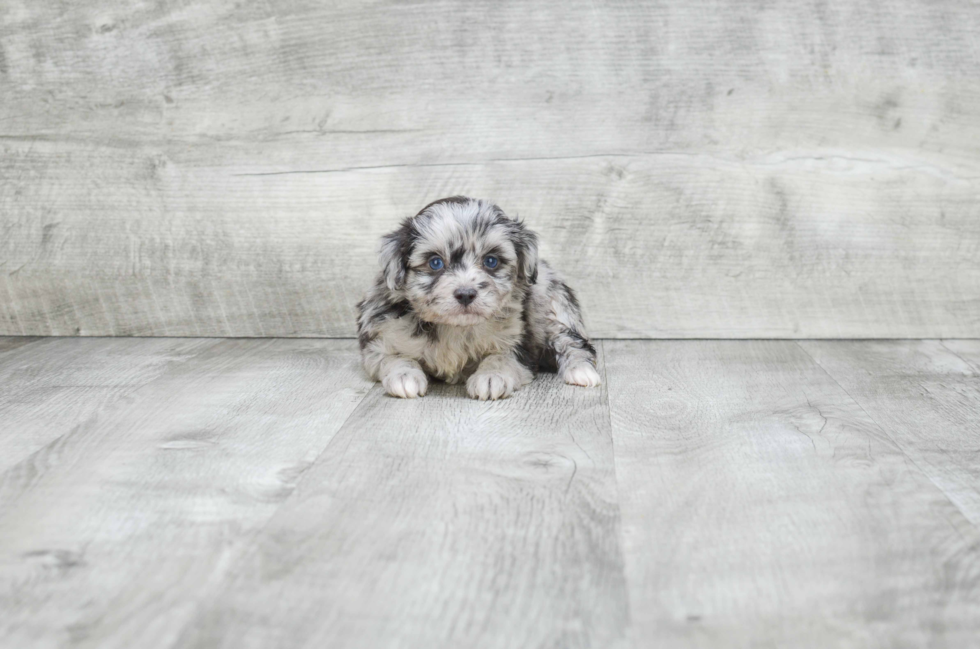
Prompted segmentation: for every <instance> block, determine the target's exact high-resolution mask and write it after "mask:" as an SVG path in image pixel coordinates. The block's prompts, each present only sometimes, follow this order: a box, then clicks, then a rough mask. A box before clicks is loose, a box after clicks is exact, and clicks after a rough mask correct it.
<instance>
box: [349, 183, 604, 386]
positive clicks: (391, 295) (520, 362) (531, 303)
mask: <svg viewBox="0 0 980 649" xmlns="http://www.w3.org/2000/svg"><path fill="white" fill-rule="evenodd" d="M381 268H382V270H381V273H380V274H379V275H378V279H377V282H376V283H375V285H374V287H373V288H372V289H371V290H370V291H368V293H367V296H365V298H364V300H362V301H361V302H360V303H359V304H358V305H357V334H358V340H359V342H360V346H361V354H362V356H363V359H364V367H365V368H366V369H367V372H368V374H370V375H371V377H372V378H373V379H375V380H380V381H381V383H382V384H383V385H384V388H385V390H387V392H388V394H391V395H393V396H396V397H405V398H409V399H411V398H414V397H419V396H422V395H424V394H425V391H426V388H427V387H428V379H427V377H426V375H427V374H428V375H430V376H434V377H436V378H439V379H442V380H444V381H446V382H447V383H458V382H460V381H462V380H464V379H465V380H466V390H467V392H468V393H469V395H470V396H471V397H474V398H476V399H502V398H505V397H508V396H510V394H511V393H512V392H514V391H515V390H518V389H520V388H521V387H522V386H524V385H527V384H528V383H530V381H531V379H532V378H533V372H535V371H537V370H539V369H541V370H550V371H558V372H560V373H561V375H562V378H564V380H565V382H566V383H570V384H572V385H582V386H587V387H591V386H595V385H599V373H598V372H597V371H596V352H595V348H594V347H593V346H592V345H591V344H590V343H589V340H588V338H586V334H585V328H584V326H583V325H582V313H581V310H580V309H579V304H578V300H576V299H575V293H573V292H572V289H570V288H569V287H568V286H567V285H566V284H565V282H563V281H562V279H561V277H560V276H559V275H558V274H557V273H556V272H555V271H554V270H552V269H551V267H550V266H548V264H547V263H546V262H544V261H543V260H541V261H539V260H538V238H537V235H535V234H534V233H533V232H531V231H530V230H528V229H527V228H525V227H524V225H523V224H522V223H520V222H519V221H516V220H513V219H511V218H508V217H507V215H506V214H504V212H503V211H502V210H501V209H500V208H499V207H497V206H496V205H494V204H493V203H491V202H489V201H485V200H478V199H472V198H466V197H463V196H454V197H452V198H443V199H441V200H438V201H435V202H434V203H430V204H429V205H426V206H425V207H424V208H422V211H421V212H419V213H418V214H417V215H415V216H414V217H412V218H408V219H405V220H404V221H403V222H402V224H401V227H400V228H398V229H397V230H395V231H394V232H392V233H391V234H388V235H385V236H384V237H383V238H382V240H381Z"/></svg>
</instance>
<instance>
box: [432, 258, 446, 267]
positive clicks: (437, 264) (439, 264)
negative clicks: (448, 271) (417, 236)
mask: <svg viewBox="0 0 980 649" xmlns="http://www.w3.org/2000/svg"><path fill="white" fill-rule="evenodd" d="M444 265H445V264H443V263H442V258H441V257H433V258H432V259H430V260H429V268H431V269H432V270H442V267H443V266H444Z"/></svg>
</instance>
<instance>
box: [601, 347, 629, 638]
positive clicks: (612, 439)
mask: <svg viewBox="0 0 980 649" xmlns="http://www.w3.org/2000/svg"><path fill="white" fill-rule="evenodd" d="M596 342H598V343H599V347H600V348H601V349H602V386H603V389H602V391H603V393H604V396H605V403H606V419H607V420H608V422H609V447H610V452H611V453H612V477H613V487H614V489H615V493H616V509H617V510H619V533H618V534H617V535H616V536H617V540H618V542H619V552H620V556H621V557H622V560H623V565H622V570H623V587H624V588H625V592H624V593H623V596H624V597H625V598H626V628H625V629H623V632H624V635H623V640H624V642H626V643H627V644H629V640H630V638H631V636H632V628H633V605H632V601H631V599H630V586H629V582H630V580H629V576H628V575H627V570H626V537H625V535H624V532H623V508H622V498H621V497H620V491H619V473H618V472H617V471H616V464H617V462H616V436H615V434H614V432H613V422H612V401H611V400H610V398H609V392H610V389H609V388H610V385H609V371H608V367H609V356H608V355H607V353H606V341H605V340H604V339H598V340H597V341H596Z"/></svg>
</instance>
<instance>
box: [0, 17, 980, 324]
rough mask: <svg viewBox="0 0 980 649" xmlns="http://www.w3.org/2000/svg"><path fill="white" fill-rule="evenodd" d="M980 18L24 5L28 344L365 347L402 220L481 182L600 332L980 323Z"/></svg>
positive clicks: (17, 21)
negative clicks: (334, 342) (379, 268)
mask: <svg viewBox="0 0 980 649" xmlns="http://www.w3.org/2000/svg"><path fill="white" fill-rule="evenodd" d="M977 33H980V13H978V12H976V11H974V10H973V8H972V6H971V5H970V3H963V2H960V1H958V0H892V1H891V2H888V3H884V4H871V5H868V4H867V3H853V2H847V1H846V0H829V1H827V2H818V3H811V2H808V3H774V4H771V5H767V6H765V7H763V8H747V7H745V6H744V4H743V3H738V2H731V1H729V0H699V1H698V2H693V3H622V2H620V3H608V2H591V1H590V2H585V1H584V0H582V1H575V2H571V3H553V2H545V1H544V0H535V1H533V2H530V3H521V4H509V3H497V2H491V0H476V1H472V2H465V3H464V2H456V1H451V0H442V1H440V2H433V3H404V2H395V1H393V0H382V1H380V2H373V3H370V4H356V5H351V4H345V3H322V2H312V1H310V0H282V1H280V2H275V3H258V4H242V3H241V2H238V1H237V0H215V1H213V2H208V3H206V4H201V5H193V6H192V5H188V4H187V3H177V2H173V1H171V0H167V1H164V2H159V3H155V4H154V3H135V4H130V3H126V4H120V3H116V2H109V0H95V1H92V2H85V3H71V4H70V6H69V5H64V6H63V5H59V4H50V3H38V2H30V1H29V0H9V1H8V2H5V3H4V8H3V10H2V11H0V34H2V35H3V39H2V44H0V93H2V94H3V96H4V98H5V100H4V102H2V104H0V178H2V180H3V182H2V183H0V232H3V236H0V279H2V281H0V334H5V333H7V334H30V333H36V334H62V335H75V334H81V335H100V334H106V335H108V334H112V335H190V336H193V335H233V336H262V335H282V336H350V335H353V331H354V328H353V317H352V309H353V304H354V303H356V301H357V299H358V298H359V297H360V294H361V292H362V291H363V289H364V288H365V287H366V286H367V285H368V283H369V281H370V277H371V274H372V273H373V272H374V270H375V267H376V264H375V261H374V259H373V257H372V250H373V248H374V245H375V241H376V238H377V236H378V235H379V234H381V233H382V232H383V231H385V230H387V229H390V228H391V227H392V225H393V224H394V223H395V221H396V220H397V219H398V218H399V217H401V216H404V215H408V214H412V213H414V211H415V210H417V209H418V208H419V207H420V206H421V205H424V204H425V203H427V202H428V201H430V200H432V199H434V198H438V197H440V196H443V195H449V194H455V193H468V194H474V195H479V196H488V197H491V198H495V199H497V200H498V201H499V202H500V203H501V204H502V205H503V206H504V207H505V209H508V210H510V211H512V212H516V213H520V214H522V215H524V216H526V217H527V219H528V222H529V224H530V225H532V226H533V227H535V228H536V229H538V230H540V231H541V234H542V235H543V238H544V241H545V252H546V256H547V257H549V259H550V260H551V261H552V262H554V263H555V265H556V266H558V267H559V268H562V269H564V270H565V271H566V272H568V274H569V275H570V276H571V279H572V283H573V285H575V286H576V288H578V289H579V293H580V294H581V296H582V299H583V302H584V303H585V306H586V309H587V315H588V316H589V318H590V321H591V324H592V329H593V332H594V333H595V334H596V335H599V336H608V337H637V336H640V337H765V336H773V337H877V336H894V337H915V336H951V337H956V336H964V337H969V336H978V335H980V288H978V287H980V264H978V263H977V259H980V230H978V229H977V227H976V224H977V222H978V218H977V216H978V212H977V209H978V208H977V205H980V183H978V182H977V179H978V178H980V144H978V143H980V116H978V113H977V112H976V111H973V110H970V109H969V107H971V106H975V105H977V104H978V102H980V66H977V65H976V62H977V61H978V60H980V39H977V38H975V35H976V34H977ZM242 79H248V83H243V82H242ZM270 174H271V175H270Z"/></svg>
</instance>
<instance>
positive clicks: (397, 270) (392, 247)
mask: <svg viewBox="0 0 980 649" xmlns="http://www.w3.org/2000/svg"><path fill="white" fill-rule="evenodd" d="M414 232H415V230H414V228H413V227H412V219H405V220H404V221H402V225H401V227H400V228H398V229H397V230H395V231H394V232H391V233H389V234H386V235H385V236H383V237H381V253H380V256H379V257H380V261H381V271H382V274H383V275H384V279H385V285H387V287H388V289H389V290H392V291H394V290H397V289H400V288H402V287H403V286H405V277H406V276H407V274H408V258H409V257H410V256H411V254H412V244H413V242H414V236H413V234H414Z"/></svg>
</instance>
